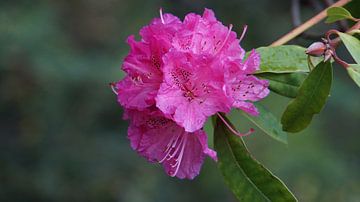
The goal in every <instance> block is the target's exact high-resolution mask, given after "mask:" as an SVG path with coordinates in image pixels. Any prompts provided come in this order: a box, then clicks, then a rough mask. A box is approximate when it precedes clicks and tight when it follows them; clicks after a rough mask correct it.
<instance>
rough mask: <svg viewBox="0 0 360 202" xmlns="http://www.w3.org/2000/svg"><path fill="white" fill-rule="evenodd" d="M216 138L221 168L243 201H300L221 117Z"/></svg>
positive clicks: (233, 189)
mask: <svg viewBox="0 0 360 202" xmlns="http://www.w3.org/2000/svg"><path fill="white" fill-rule="evenodd" d="M227 121H228V120H227ZM229 123H230V122H229ZM214 141H215V143H214V144H215V149H216V151H217V155H218V159H219V161H218V166H219V169H220V170H221V172H222V174H223V176H224V179H225V182H226V183H227V185H228V186H229V187H230V189H231V190H232V192H233V193H234V194H235V196H236V198H237V199H238V200H239V201H245V202H246V201H251V202H253V201H297V200H296V198H295V197H294V195H293V194H292V193H291V192H290V191H289V190H288V189H287V187H286V186H285V185H284V183H283V182H282V181H281V180H280V179H278V178H277V177H276V176H274V175H273V174H272V173H271V172H270V171H269V170H268V169H266V168H265V167H264V166H262V165H261V164H260V163H259V162H258V161H256V160H255V159H254V158H253V157H252V156H251V155H250V153H249V151H248V150H247V148H246V146H245V144H244V142H243V140H242V139H241V137H238V136H235V135H233V134H232V133H231V132H230V131H229V129H228V128H227V127H226V126H225V124H224V123H223V122H222V121H221V120H220V119H219V118H218V117H217V119H216V124H215V130H214Z"/></svg>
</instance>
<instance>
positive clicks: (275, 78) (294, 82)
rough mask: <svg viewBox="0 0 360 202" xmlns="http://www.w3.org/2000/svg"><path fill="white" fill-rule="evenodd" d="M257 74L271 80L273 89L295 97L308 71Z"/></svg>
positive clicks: (281, 93) (280, 93) (271, 88)
mask: <svg viewBox="0 0 360 202" xmlns="http://www.w3.org/2000/svg"><path fill="white" fill-rule="evenodd" d="M256 76H258V77H260V78H263V79H266V80H268V81H269V84H270V85H269V88H270V90H271V91H273V92H275V93H277V94H279V95H282V96H285V97H289V98H295V97H296V95H297V93H298V90H299V87H300V85H301V83H302V82H303V81H304V79H305V78H306V76H307V74H306V73H283V74H275V73H261V74H256Z"/></svg>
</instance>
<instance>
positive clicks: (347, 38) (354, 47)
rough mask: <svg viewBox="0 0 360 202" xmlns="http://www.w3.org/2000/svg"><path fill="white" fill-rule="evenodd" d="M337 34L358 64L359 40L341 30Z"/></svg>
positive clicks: (359, 55)
mask: <svg viewBox="0 0 360 202" xmlns="http://www.w3.org/2000/svg"><path fill="white" fill-rule="evenodd" d="M338 34H339V36H340V38H341V41H342V42H343V43H344V44H345V46H346V49H347V50H348V51H349V52H350V54H351V56H352V57H353V58H354V60H355V61H356V63H358V64H360V40H359V39H357V38H355V37H353V36H351V35H349V34H345V33H341V32H338Z"/></svg>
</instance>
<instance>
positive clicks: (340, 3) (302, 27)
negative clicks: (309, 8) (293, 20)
mask: <svg viewBox="0 0 360 202" xmlns="http://www.w3.org/2000/svg"><path fill="white" fill-rule="evenodd" d="M350 1H351V0H340V1H338V2H336V3H334V4H333V5H331V6H330V7H339V6H344V5H345V4H347V3H349V2H350ZM330 7H329V8H330ZM327 9H328V8H326V9H324V10H323V11H321V12H320V13H319V14H317V15H316V16H314V17H312V18H311V19H309V20H308V21H306V22H305V23H303V24H302V25H300V26H298V27H297V28H295V29H293V30H292V31H290V32H289V33H287V34H285V35H284V36H283V37H281V38H280V39H278V40H276V41H275V42H273V43H272V44H271V45H270V46H280V45H283V44H285V43H287V42H288V41H290V40H291V39H293V38H295V37H297V36H298V35H300V34H301V33H303V32H304V31H306V30H308V29H309V28H310V27H312V26H314V25H316V24H317V23H319V22H320V21H321V20H323V19H324V18H325V17H326V10H327Z"/></svg>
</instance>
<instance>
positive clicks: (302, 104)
mask: <svg viewBox="0 0 360 202" xmlns="http://www.w3.org/2000/svg"><path fill="white" fill-rule="evenodd" d="M331 82H332V66H331V63H330V62H326V63H324V62H321V63H319V64H318V65H317V66H316V67H315V69H314V70H313V71H311V72H310V74H309V76H308V77H307V78H306V79H305V80H304V82H303V83H302V85H301V87H300V89H299V93H298V96H297V97H296V98H295V99H294V100H293V101H291V102H290V104H289V105H288V106H287V108H286V110H285V112H284V114H283V116H282V118H281V123H282V124H283V130H284V131H287V132H293V133H295V132H300V131H301V130H303V129H305V128H306V127H307V126H308V125H309V124H310V122H311V120H312V117H313V116H314V114H318V113H320V111H321V110H322V108H323V107H324V105H325V103H326V100H327V98H328V97H329V93H330V88H331Z"/></svg>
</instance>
